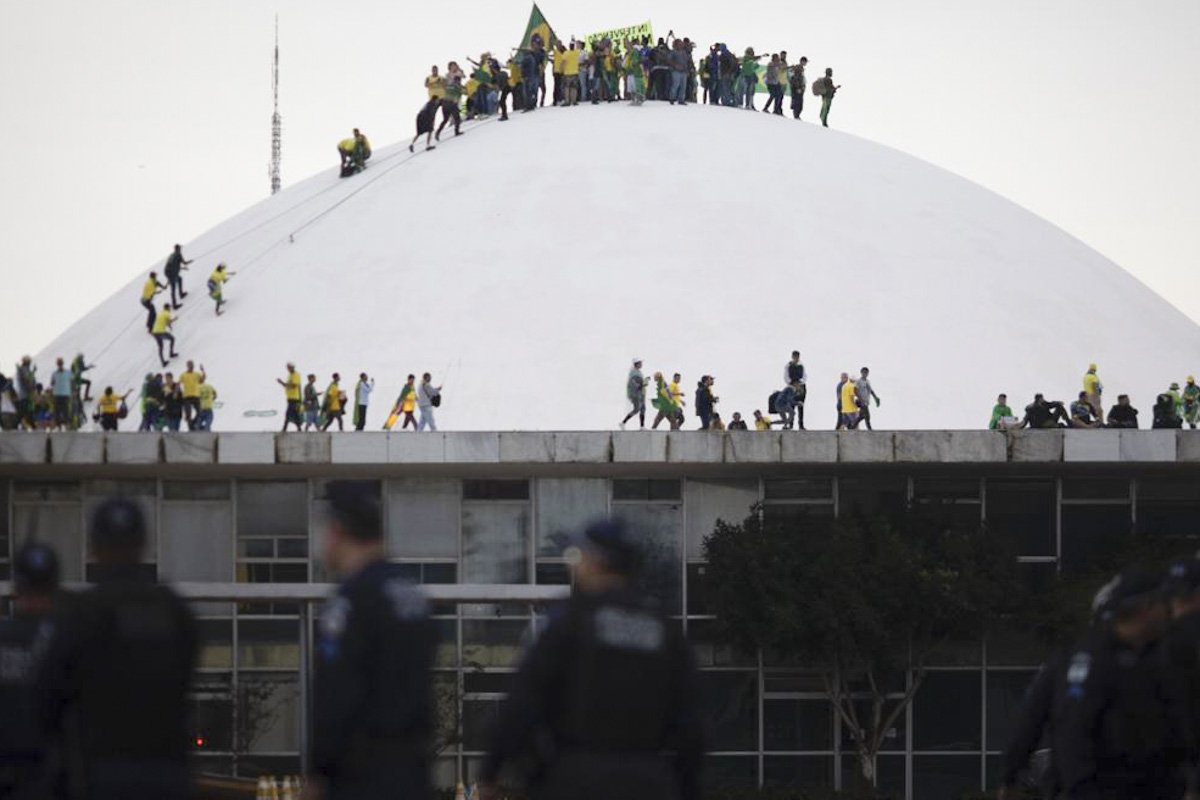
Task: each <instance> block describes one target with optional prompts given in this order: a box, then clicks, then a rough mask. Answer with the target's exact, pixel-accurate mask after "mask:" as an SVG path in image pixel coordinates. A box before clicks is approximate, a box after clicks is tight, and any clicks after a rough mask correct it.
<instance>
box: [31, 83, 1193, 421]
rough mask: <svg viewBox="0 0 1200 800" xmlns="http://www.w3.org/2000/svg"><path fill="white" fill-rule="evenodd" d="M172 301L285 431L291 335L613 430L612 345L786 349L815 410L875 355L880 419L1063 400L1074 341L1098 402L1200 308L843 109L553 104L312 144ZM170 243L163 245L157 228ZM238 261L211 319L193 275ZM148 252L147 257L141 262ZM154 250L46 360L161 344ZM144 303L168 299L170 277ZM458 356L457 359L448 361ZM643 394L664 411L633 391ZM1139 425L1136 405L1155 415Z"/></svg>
mask: <svg viewBox="0 0 1200 800" xmlns="http://www.w3.org/2000/svg"><path fill="white" fill-rule="evenodd" d="M184 253H185V254H186V255H187V256H188V257H189V258H194V259H195V260H196V263H194V264H193V265H192V267H191V270H190V272H189V273H187V274H186V276H185V283H186V285H187V287H188V289H189V293H190V295H191V296H190V297H189V299H188V302H187V303H186V306H185V308H184V309H183V310H182V311H181V312H180V315H179V321H178V323H177V325H176V335H177V337H178V348H179V352H180V354H181V356H182V357H183V358H180V359H177V360H176V361H174V362H173V363H172V365H171V367H172V369H174V370H175V371H176V372H177V373H178V372H179V371H181V370H182V368H183V366H182V364H183V360H184V359H185V358H192V359H194V360H195V361H196V362H197V363H203V364H204V365H205V367H206V368H207V370H208V373H209V376H210V380H211V382H212V383H213V385H214V386H215V387H216V388H217V390H218V392H219V393H220V396H221V399H222V401H223V406H222V408H221V409H220V410H219V411H218V413H217V421H216V425H215V427H216V428H217V429H224V430H228V429H235V430H236V429H273V428H278V427H279V426H280V424H281V423H282V419H281V416H270V417H264V416H263V415H262V414H261V412H264V411H266V412H269V411H275V412H276V413H277V414H278V413H279V412H280V409H281V408H282V406H283V395H282V390H281V389H280V388H279V386H278V385H277V384H276V383H275V380H274V379H275V378H277V377H281V376H282V375H283V372H284V369H283V366H284V363H285V362H286V361H288V360H289V359H291V360H295V362H296V363H297V366H298V367H299V369H300V371H301V372H302V373H304V374H307V373H309V372H314V373H316V374H317V375H318V384H319V385H320V386H321V387H322V388H324V386H325V384H326V383H327V382H328V380H329V376H330V373H332V372H334V371H338V372H340V373H341V375H342V377H343V387H344V389H345V390H346V391H347V393H350V391H351V390H352V389H353V384H354V382H355V380H356V379H357V376H358V374H359V373H360V372H363V371H365V372H368V373H370V374H371V375H373V376H378V390H377V392H376V394H375V397H374V400H373V404H372V411H371V415H370V420H369V429H377V428H378V427H379V425H380V424H381V423H382V420H383V416H384V415H385V413H386V409H385V406H387V405H390V403H391V401H392V400H393V398H394V397H395V396H396V394H397V392H398V390H399V388H400V385H401V383H402V381H403V378H404V376H405V375H406V374H407V373H409V372H413V373H417V374H418V376H419V375H420V373H421V372H422V371H425V370H430V371H432V372H433V373H434V376H435V382H442V381H443V380H444V381H445V384H446V385H445V403H444V405H443V407H442V408H441V409H440V411H439V423H440V424H441V426H442V427H445V428H453V429H538V428H542V429H589V428H610V427H615V425H616V424H617V422H618V421H619V420H620V419H621V417H622V416H623V414H624V412H625V410H626V409H625V401H624V384H625V374H626V370H627V369H628V367H629V362H630V359H631V358H632V357H634V356H638V357H641V358H642V359H644V361H645V365H646V369H647V373H648V375H649V374H650V373H652V372H653V371H655V370H662V371H663V372H664V373H667V374H668V376H669V373H670V372H673V371H679V372H681V373H682V374H683V376H684V384H685V386H686V387H687V388H688V409H687V410H688V412H689V421H688V425H687V427H695V426H696V424H695V421H694V419H695V418H694V417H692V416H691V414H690V412H691V405H692V404H691V394H692V389H693V388H694V387H695V384H696V380H697V379H698V378H699V377H700V375H701V374H702V373H709V374H712V375H714V376H716V381H717V382H716V393H717V395H718V396H719V397H720V398H721V402H720V404H719V405H718V410H719V411H721V412H723V413H722V416H723V417H724V418H725V419H726V420H728V418H729V416H730V415H731V414H732V412H733V411H741V412H742V414H743V415H744V416H746V417H747V418H748V419H749V417H750V413H751V412H752V411H753V410H754V409H755V408H763V409H764V410H765V404H766V398H767V395H768V394H769V393H770V392H771V391H773V390H775V389H777V388H779V387H780V385H781V384H782V380H783V365H784V362H785V361H786V360H787V358H788V355H789V354H790V352H791V351H792V349H793V348H798V349H800V350H801V351H802V353H803V356H804V361H805V364H806V365H807V367H808V371H809V402H808V412H807V421H808V425H809V427H812V428H826V427H832V425H833V422H834V409H833V404H834V384H835V383H836V381H837V377H838V373H840V372H841V371H843V370H845V371H855V372H856V371H857V369H858V368H859V367H860V366H863V365H867V366H870V367H871V369H872V378H873V382H874V384H875V388H876V391H877V392H878V393H879V394H880V395H881V396H882V398H883V405H882V407H881V408H880V409H879V410H878V411H877V412H876V413H875V421H876V424H877V425H878V426H881V427H888V428H955V427H979V426H981V425H983V424H984V423H986V421H987V418H988V413H989V411H990V409H991V406H992V403H993V402H994V398H995V395H996V393H997V392H999V391H1007V392H1008V394H1009V396H1010V402H1011V403H1012V405H1014V407H1019V406H1020V405H1023V404H1024V403H1026V402H1028V399H1029V397H1030V396H1031V394H1032V393H1033V392H1034V391H1044V392H1046V393H1047V394H1048V395H1053V396H1055V397H1057V398H1058V399H1063V400H1067V401H1069V400H1070V399H1072V398H1073V397H1074V395H1075V394H1076V393H1077V392H1078V391H1079V388H1080V383H1079V380H1080V377H1081V376H1082V374H1083V372H1084V370H1085V369H1086V366H1087V364H1088V362H1090V361H1096V362H1098V363H1099V365H1100V375H1101V378H1102V379H1103V381H1104V383H1105V385H1106V390H1107V391H1106V397H1105V401H1106V404H1107V403H1109V402H1112V400H1114V399H1115V395H1116V393H1117V392H1118V391H1123V392H1128V393H1130V394H1131V395H1132V396H1133V397H1134V401H1135V404H1140V405H1141V407H1142V409H1143V417H1148V416H1149V413H1148V412H1149V410H1150V409H1149V407H1150V405H1151V403H1152V400H1153V395H1154V393H1155V392H1157V391H1160V390H1161V389H1163V388H1164V387H1165V386H1166V385H1167V384H1168V383H1169V382H1170V381H1171V380H1181V379H1182V377H1183V376H1184V375H1185V374H1186V371H1187V370H1188V369H1189V368H1190V366H1189V361H1188V359H1189V358H1191V357H1193V356H1194V354H1196V353H1197V352H1200V327H1197V326H1196V325H1195V324H1194V323H1193V322H1191V321H1190V320H1189V319H1187V318H1186V317H1185V316H1184V315H1183V314H1181V313H1180V312H1179V311H1177V310H1176V309H1174V308H1173V307H1172V306H1170V305H1169V304H1168V303H1166V302H1165V301H1164V300H1162V298H1160V297H1158V296H1157V295H1155V294H1154V293H1153V292H1151V291H1150V290H1149V289H1147V288H1146V287H1145V286H1144V285H1142V284H1141V283H1139V282H1138V281H1137V280H1135V279H1134V278H1133V277H1132V276H1130V275H1129V274H1128V273H1126V272H1125V271H1123V270H1122V269H1120V268H1119V267H1117V266H1116V265H1115V264H1113V263H1112V262H1110V261H1108V260H1107V259H1105V258H1103V257H1102V256H1100V255H1099V254H1097V253H1096V252H1094V251H1093V250H1091V249H1089V248H1088V247H1087V246H1085V245H1084V244H1082V243H1080V242H1079V241H1077V240H1075V239H1073V238H1071V237H1070V236H1068V235H1066V234H1065V233H1063V232H1062V231H1061V230H1059V229H1057V228H1055V227H1054V226H1053V225H1051V224H1049V223H1048V222H1046V221H1044V220H1042V219H1040V218H1038V217H1036V216H1034V215H1033V214H1031V213H1029V212H1027V211H1025V210H1023V209H1021V208H1019V207H1018V206H1016V205H1014V204H1012V203H1010V202H1008V201H1007V200H1004V199H1003V198H1001V197H999V196H997V195H995V194H993V193H991V192H989V191H987V190H985V189H983V188H981V187H979V186H977V185H974V184H972V183H970V182H968V181H966V180H964V179H962V178H959V177H956V176H954V175H952V174H950V173H948V172H945V171H943V170H941V169H938V168H936V167H933V166H931V165H929V164H927V163H924V162H922V161H919V160H917V159H914V158H912V157H909V156H906V155H903V154H901V153H898V152H895V151H893V150H890V149H888V148H885V147H882V146H879V145H876V144H872V143H869V142H866V141H862V140H859V139H856V138H853V137H850V136H847V135H845V134H841V133H838V132H836V131H830V130H823V129H821V128H819V127H816V126H813V125H810V124H804V123H796V122H794V121H792V120H790V119H780V118H778V117H768V116H765V115H763V114H751V113H746V112H739V111H735V110H732V109H724V108H710V107H697V106H690V107H687V108H678V107H669V106H662V105H661V104H650V105H647V106H644V107H641V108H631V107H626V106H619V107H618V106H602V107H599V108H595V107H590V106H585V107H579V108H574V109H569V110H560V109H545V110H542V111H539V112H537V113H534V114H526V115H519V114H518V115H516V117H514V119H513V121H512V122H508V123H505V124H492V123H485V124H483V125H481V126H479V127H477V128H475V129H472V130H470V131H468V132H467V134H466V135H464V136H462V137H461V138H458V139H453V140H451V141H445V142H443V143H442V145H441V146H440V147H438V149H437V150H435V151H433V152H430V153H420V152H419V151H418V154H417V155H416V156H410V155H409V154H408V152H407V149H406V148H405V147H402V146H398V147H391V148H385V149H382V150H380V151H377V152H376V155H375V157H374V159H373V160H372V162H371V165H370V168H369V169H368V170H367V171H366V172H365V173H363V174H361V175H358V176H355V177H353V178H349V179H345V180H339V179H338V177H337V175H336V171H335V170H330V171H327V172H324V173H321V174H320V175H317V176H315V177H313V178H311V179H309V180H307V181H304V182H302V183H300V184H298V185H296V186H293V187H290V188H288V189H286V190H285V191H283V192H281V193H280V194H278V195H275V196H274V197H271V198H270V199H268V200H266V201H264V202H262V203H259V204H258V205H256V206H253V207H252V208H250V209H248V210H247V211H245V212H243V213H241V214H239V215H237V216H235V217H233V218H232V219H230V220H229V221H227V222H225V223H223V224H221V225H219V226H217V227H216V228H214V229H212V230H211V231H209V232H207V233H205V234H204V235H202V236H200V237H199V238H197V239H195V240H194V241H192V242H190V243H187V244H185V246H184ZM164 255H165V253H164ZM219 260H224V261H225V262H227V263H228V265H229V268H230V269H231V270H234V271H236V272H237V276H236V277H235V278H234V279H233V280H231V281H230V283H229V285H228V288H227V290H226V296H227V298H228V300H229V304H228V307H227V310H226V313H225V314H224V315H223V316H222V317H220V318H217V317H215V316H214V314H213V309H212V303H211V301H210V300H208V298H207V297H206V296H205V291H204V286H203V283H204V280H205V278H206V277H207V275H208V273H209V272H210V271H211V270H212V268H213V266H215V265H216V263H217V262H218V261H219ZM158 266H160V267H161V263H160V264H159V265H158ZM144 279H145V273H141V274H139V275H138V276H136V277H134V278H133V279H132V280H131V282H130V283H129V284H128V285H127V286H126V287H125V288H124V289H122V290H121V291H120V292H118V293H117V294H116V295H114V296H113V297H111V298H109V299H108V300H106V301H105V302H104V303H102V304H101V305H100V306H98V307H97V308H96V309H94V310H93V311H92V312H91V313H89V314H88V315H87V316H85V317H84V318H83V319H81V320H80V321H79V322H78V323H76V324H75V325H74V326H72V327H71V328H70V329H69V330H67V331H66V332H65V333H63V335H62V336H60V337H59V338H58V339H56V340H55V341H54V342H53V343H51V344H50V345H49V346H48V347H47V348H46V349H45V350H44V351H43V352H42V353H41V355H40V356H39V359H38V362H39V363H41V364H47V363H52V362H51V361H50V360H49V359H51V358H53V357H54V356H56V355H65V356H70V355H73V354H74V353H75V352H77V351H83V352H85V353H86V354H87V355H88V358H89V360H90V361H95V362H96V363H97V365H98V366H97V368H96V370H95V373H94V374H93V376H92V377H93V379H94V382H95V383H96V384H98V386H99V387H101V388H102V387H103V386H105V385H108V384H112V385H114V386H115V387H116V388H117V389H118V390H121V391H123V390H124V389H126V388H134V389H135V393H136V389H137V387H139V386H140V380H141V376H143V375H144V374H145V373H146V372H147V371H151V370H156V369H157V366H158V365H157V360H156V357H155V352H154V350H155V348H154V343H153V341H152V340H151V339H150V338H149V337H148V336H147V334H146V332H145V329H144V327H143V322H144V319H145V314H144V311H143V310H142V309H141V308H140V306H139V305H138V296H139V290H140V286H141V283H142V282H143V281H144ZM160 299H161V298H160ZM447 373H449V374H447ZM650 413H651V414H653V411H652V410H651V411H650ZM1147 422H1148V420H1147Z"/></svg>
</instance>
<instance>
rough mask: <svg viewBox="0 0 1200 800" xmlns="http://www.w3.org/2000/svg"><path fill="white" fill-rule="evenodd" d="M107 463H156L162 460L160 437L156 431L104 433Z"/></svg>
mask: <svg viewBox="0 0 1200 800" xmlns="http://www.w3.org/2000/svg"><path fill="white" fill-rule="evenodd" d="M104 438H105V444H104V460H105V462H106V463H108V464H157V463H159V461H161V460H162V437H161V436H159V434H157V433H109V434H105V437H104Z"/></svg>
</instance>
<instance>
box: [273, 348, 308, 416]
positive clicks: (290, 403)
mask: <svg viewBox="0 0 1200 800" xmlns="http://www.w3.org/2000/svg"><path fill="white" fill-rule="evenodd" d="M287 371H288V376H287V380H286V381H284V380H281V379H279V378H276V379H275V382H276V383H278V384H279V385H280V386H282V387H283V394H284V396H285V397H286V398H287V411H285V412H284V414H283V432H284V433H287V429H288V425H295V426H296V430H297V431H298V432H300V431H303V430H304V418H303V417H301V416H300V373H299V372H297V371H296V365H295V364H293V363H292V362H290V361H289V362H288V365H287Z"/></svg>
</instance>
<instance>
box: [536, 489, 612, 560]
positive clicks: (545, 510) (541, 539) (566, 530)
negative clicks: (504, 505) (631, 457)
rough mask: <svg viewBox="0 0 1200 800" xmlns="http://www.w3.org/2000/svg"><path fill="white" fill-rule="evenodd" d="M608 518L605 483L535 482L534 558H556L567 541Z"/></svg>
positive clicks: (564, 547)
mask: <svg viewBox="0 0 1200 800" xmlns="http://www.w3.org/2000/svg"><path fill="white" fill-rule="evenodd" d="M606 514H608V481H606V480H603V479H600V478H542V479H539V480H538V481H537V554H538V555H539V556H559V555H562V552H563V550H565V549H566V546H567V541H568V538H569V537H570V536H572V535H574V534H576V533H578V532H579V531H580V530H582V529H583V527H584V526H585V525H587V524H588V523H590V522H592V521H593V520H595V519H598V518H600V517H603V516H605V515H606Z"/></svg>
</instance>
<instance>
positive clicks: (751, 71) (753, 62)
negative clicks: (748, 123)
mask: <svg viewBox="0 0 1200 800" xmlns="http://www.w3.org/2000/svg"><path fill="white" fill-rule="evenodd" d="M760 57H761V56H756V55H754V48H753V47H747V48H746V54H745V55H744V56H742V69H741V83H742V88H743V90H744V91H745V97H746V108H748V109H750V110H751V111H754V110H755V109H754V92H755V91H757V90H758V59H759V58H760Z"/></svg>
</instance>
